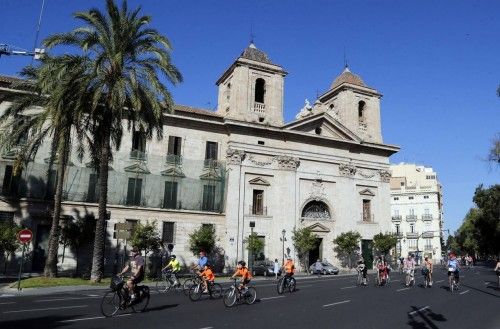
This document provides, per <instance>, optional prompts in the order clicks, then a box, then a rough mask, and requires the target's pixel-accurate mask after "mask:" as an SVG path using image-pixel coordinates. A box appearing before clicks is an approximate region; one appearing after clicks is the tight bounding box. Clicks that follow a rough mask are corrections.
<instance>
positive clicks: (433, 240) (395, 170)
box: [390, 163, 443, 262]
mask: <svg viewBox="0 0 500 329" xmlns="http://www.w3.org/2000/svg"><path fill="white" fill-rule="evenodd" d="M391 172H392V175H391V182H390V185H391V213H392V230H393V232H394V233H396V234H397V235H398V238H399V240H398V245H397V248H396V252H397V254H398V255H400V256H403V257H406V256H407V255H408V253H414V254H416V253H417V251H419V257H424V256H428V257H430V258H432V259H433V261H434V262H438V261H439V259H440V256H441V252H442V250H441V240H442V228H443V195H442V191H441V184H440V183H439V181H438V177H437V173H436V172H435V171H434V170H433V169H432V168H429V167H424V166H418V165H415V164H406V163H401V164H398V165H391Z"/></svg>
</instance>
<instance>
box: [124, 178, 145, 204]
mask: <svg viewBox="0 0 500 329" xmlns="http://www.w3.org/2000/svg"><path fill="white" fill-rule="evenodd" d="M141 188H142V179H141V178H129V179H128V190H127V205H128V206H140V205H141Z"/></svg>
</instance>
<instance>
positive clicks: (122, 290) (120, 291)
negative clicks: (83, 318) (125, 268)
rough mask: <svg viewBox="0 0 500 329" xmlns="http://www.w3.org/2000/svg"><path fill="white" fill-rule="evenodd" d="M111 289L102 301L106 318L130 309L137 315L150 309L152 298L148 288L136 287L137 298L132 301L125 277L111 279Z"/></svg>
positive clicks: (102, 308)
mask: <svg viewBox="0 0 500 329" xmlns="http://www.w3.org/2000/svg"><path fill="white" fill-rule="evenodd" d="M110 289H111V290H110V291H107V292H106V293H105V294H104V296H103V297H102V300H101V313H102V315H104V316H105V317H111V316H113V315H115V314H116V313H117V312H118V311H119V310H126V309H127V308H129V307H130V308H132V310H133V311H134V312H136V313H140V312H144V311H145V310H146V308H147V307H148V304H149V298H150V294H149V287H148V286H136V287H135V293H136V295H137V297H136V298H135V299H134V300H132V301H131V300H130V296H129V293H128V288H127V287H126V286H125V281H124V280H123V277H116V278H113V279H111V284H110Z"/></svg>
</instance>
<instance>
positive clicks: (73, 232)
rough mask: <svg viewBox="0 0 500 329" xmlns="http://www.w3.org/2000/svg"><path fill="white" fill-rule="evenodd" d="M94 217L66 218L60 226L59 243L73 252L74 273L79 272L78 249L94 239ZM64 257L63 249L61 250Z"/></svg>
mask: <svg viewBox="0 0 500 329" xmlns="http://www.w3.org/2000/svg"><path fill="white" fill-rule="evenodd" d="M94 228H95V218H94V217H93V216H85V217H79V218H78V219H76V220H68V221H66V223H65V225H63V226H62V227H61V240H60V243H61V244H62V245H63V246H64V247H65V248H66V247H67V246H69V247H70V249H71V250H72V251H73V253H74V254H75V258H76V271H75V272H76V274H79V273H80V272H79V267H78V265H79V258H80V250H81V249H82V248H83V247H84V246H86V245H87V244H88V243H90V242H92V241H93V240H94ZM63 257H64V251H63Z"/></svg>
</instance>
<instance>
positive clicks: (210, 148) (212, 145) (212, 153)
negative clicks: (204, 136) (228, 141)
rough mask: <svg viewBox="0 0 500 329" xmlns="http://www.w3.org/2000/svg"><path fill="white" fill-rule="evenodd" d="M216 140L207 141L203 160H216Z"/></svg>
mask: <svg viewBox="0 0 500 329" xmlns="http://www.w3.org/2000/svg"><path fill="white" fill-rule="evenodd" d="M217 148H218V147H217V142H207V144H206V147H205V160H217V153H218V152H217Z"/></svg>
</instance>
